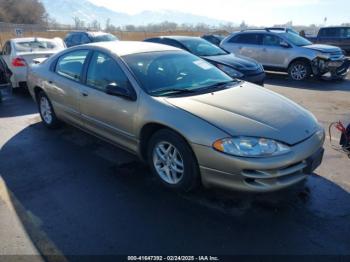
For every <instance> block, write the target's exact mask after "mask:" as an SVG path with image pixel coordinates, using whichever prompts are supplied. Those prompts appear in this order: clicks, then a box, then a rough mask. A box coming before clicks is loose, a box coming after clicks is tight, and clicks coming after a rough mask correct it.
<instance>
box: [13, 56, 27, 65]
mask: <svg viewBox="0 0 350 262" xmlns="http://www.w3.org/2000/svg"><path fill="white" fill-rule="evenodd" d="M12 65H13V66H14V67H21V66H26V65H27V64H26V60H24V59H23V58H20V57H16V58H14V59H13V60H12Z"/></svg>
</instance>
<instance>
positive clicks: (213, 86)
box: [202, 79, 240, 90]
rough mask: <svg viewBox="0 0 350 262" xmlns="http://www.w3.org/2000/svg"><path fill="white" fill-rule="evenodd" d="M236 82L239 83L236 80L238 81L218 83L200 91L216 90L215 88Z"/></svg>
mask: <svg viewBox="0 0 350 262" xmlns="http://www.w3.org/2000/svg"><path fill="white" fill-rule="evenodd" d="M238 82H240V80H238V79H235V80H232V81H225V82H219V83H215V84H212V85H210V86H206V87H204V88H202V90H203V89H205V90H206V89H216V88H221V87H226V86H227V85H229V84H232V83H238Z"/></svg>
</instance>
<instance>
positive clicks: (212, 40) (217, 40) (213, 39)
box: [202, 35, 226, 46]
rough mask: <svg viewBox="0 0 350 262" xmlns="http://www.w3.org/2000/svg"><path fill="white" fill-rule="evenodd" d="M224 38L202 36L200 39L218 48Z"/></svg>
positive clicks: (220, 36) (219, 36) (221, 36)
mask: <svg viewBox="0 0 350 262" xmlns="http://www.w3.org/2000/svg"><path fill="white" fill-rule="evenodd" d="M225 37H226V36H223V35H203V36H202V38H203V39H205V40H207V41H209V42H210V43H212V44H214V45H217V46H220V43H221V41H222V40H224V39H225Z"/></svg>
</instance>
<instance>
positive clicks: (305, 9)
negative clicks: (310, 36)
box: [89, 0, 350, 26]
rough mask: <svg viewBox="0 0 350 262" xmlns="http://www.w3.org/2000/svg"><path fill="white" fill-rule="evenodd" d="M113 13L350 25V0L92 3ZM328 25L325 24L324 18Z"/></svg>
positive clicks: (111, 0) (260, 23)
mask: <svg viewBox="0 0 350 262" xmlns="http://www.w3.org/2000/svg"><path fill="white" fill-rule="evenodd" d="M89 1H90V2H92V3H94V4H96V5H99V6H104V7H107V8H110V9H112V10H114V11H118V12H123V13H128V14H136V13H139V12H142V11H145V10H153V11H161V10H174V11H180V12H185V13H189V14H196V15H202V16H207V17H212V18H216V19H220V20H225V21H229V22H233V23H241V22H242V21H245V23H247V24H249V25H257V26H264V25H265V26H267V25H273V24H284V23H286V22H288V21H293V24H294V25H301V24H302V25H309V24H317V25H336V24H341V23H350V0H215V1H210V0H89ZM325 17H327V23H326V24H324V18H325Z"/></svg>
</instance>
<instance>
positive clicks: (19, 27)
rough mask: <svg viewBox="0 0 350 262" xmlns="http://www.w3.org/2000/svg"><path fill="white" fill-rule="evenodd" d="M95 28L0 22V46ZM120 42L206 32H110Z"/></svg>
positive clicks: (195, 34)
mask: <svg viewBox="0 0 350 262" xmlns="http://www.w3.org/2000/svg"><path fill="white" fill-rule="evenodd" d="M96 30H99V29H96V28H87V27H84V28H75V27H74V26H62V25H57V26H45V25H35V24H33V25H28V24H10V23H3V22H0V46H1V47H2V46H3V44H4V43H5V42H6V41H7V40H8V39H11V38H16V37H33V36H36V37H46V38H53V37H60V38H64V37H65V36H66V34H67V33H69V32H72V31H96ZM110 33H112V34H114V35H116V36H117V37H118V38H119V39H120V40H132V41H141V40H143V39H145V38H149V37H155V36H160V35H175V34H176V35H188V36H200V35H203V34H205V33H207V32H199V31H189V30H173V31H158V32H148V31H121V30H119V31H112V32H110Z"/></svg>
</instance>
